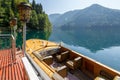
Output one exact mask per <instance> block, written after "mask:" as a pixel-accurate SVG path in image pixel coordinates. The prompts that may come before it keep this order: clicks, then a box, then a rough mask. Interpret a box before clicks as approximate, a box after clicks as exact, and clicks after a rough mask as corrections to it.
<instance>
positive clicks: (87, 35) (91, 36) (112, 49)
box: [0, 29, 120, 71]
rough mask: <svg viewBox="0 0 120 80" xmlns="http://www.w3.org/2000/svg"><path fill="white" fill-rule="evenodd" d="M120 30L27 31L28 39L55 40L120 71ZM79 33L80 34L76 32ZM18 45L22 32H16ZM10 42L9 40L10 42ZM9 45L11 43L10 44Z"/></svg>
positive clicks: (20, 42)
mask: <svg viewBox="0 0 120 80" xmlns="http://www.w3.org/2000/svg"><path fill="white" fill-rule="evenodd" d="M119 31H120V30H118V31H115V32H114V33H113V31H112V32H111V31H105V32H103V31H95V32H94V31H91V30H80V31H79V32H73V31H64V30H59V29H54V30H53V32H52V34H51V35H50V33H45V32H41V31H27V39H31V38H38V39H46V40H50V41H55V42H62V45H64V46H65V47H68V48H70V49H72V50H75V51H77V52H80V53H82V54H83V55H85V56H88V57H91V58H93V59H95V60H97V61H99V62H101V63H103V64H105V65H107V66H109V67H112V68H114V69H116V70H118V71H120V32H119ZM76 33H78V34H76ZM16 35H17V37H16V38H17V46H21V44H22V33H18V32H17V33H16ZM7 41H8V40H6V39H5V40H4V39H2V38H1V39H0V46H6V45H5V44H1V43H6V42H7ZM8 43H9V42H8ZM8 45H9V44H8Z"/></svg>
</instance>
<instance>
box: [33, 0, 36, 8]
mask: <svg viewBox="0 0 120 80" xmlns="http://www.w3.org/2000/svg"><path fill="white" fill-rule="evenodd" d="M35 5H36V3H35V0H33V1H32V8H33V10H35Z"/></svg>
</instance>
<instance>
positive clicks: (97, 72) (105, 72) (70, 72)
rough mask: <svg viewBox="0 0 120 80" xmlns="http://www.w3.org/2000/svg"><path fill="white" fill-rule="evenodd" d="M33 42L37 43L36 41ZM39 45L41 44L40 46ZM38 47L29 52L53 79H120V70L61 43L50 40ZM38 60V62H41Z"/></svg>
mask: <svg viewBox="0 0 120 80" xmlns="http://www.w3.org/2000/svg"><path fill="white" fill-rule="evenodd" d="M33 43H34V44H35V42H34V41H33ZM37 46H39V48H38V47H37ZM36 47H37V48H35V47H34V51H33V50H32V51H31V53H30V52H29V50H27V52H28V53H29V54H30V55H31V56H32V57H33V59H34V60H36V58H37V60H38V61H39V62H41V63H42V64H43V65H44V66H43V65H40V67H41V68H42V69H43V70H44V71H45V72H46V73H47V74H48V76H49V77H51V78H52V79H53V80H119V79H120V77H119V76H120V74H119V72H116V71H114V70H112V69H111V68H109V67H107V66H105V65H103V64H101V63H98V62H96V61H94V60H92V59H90V58H88V57H86V56H83V55H82V54H80V53H77V52H75V51H72V50H69V49H67V48H65V47H62V46H60V45H55V44H52V45H51V44H49V42H46V45H45V46H44V47H40V45H39V44H37V45H36ZM27 49H28V48H27ZM37 60H36V62H37V63H38V64H40V63H39V62H38V61H37ZM42 66H43V67H42ZM45 67H47V68H48V69H49V70H50V71H51V72H50V71H48V69H46V68H45Z"/></svg>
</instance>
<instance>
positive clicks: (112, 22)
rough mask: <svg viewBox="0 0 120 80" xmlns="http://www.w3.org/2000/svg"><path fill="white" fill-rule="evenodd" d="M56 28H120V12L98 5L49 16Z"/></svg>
mask: <svg viewBox="0 0 120 80" xmlns="http://www.w3.org/2000/svg"><path fill="white" fill-rule="evenodd" d="M49 18H50V20H51V22H52V24H53V26H54V27H59V28H61V29H64V30H74V31H76V30H80V29H81V28H108V27H109V28H110V27H119V26H120V22H119V21H120V10H115V9H109V8H106V7H103V6H101V5H98V4H93V5H91V6H90V7H87V8H85V9H81V10H74V11H69V12H66V13H64V14H61V15H58V16H57V17H55V16H54V15H53V14H52V15H50V16H49Z"/></svg>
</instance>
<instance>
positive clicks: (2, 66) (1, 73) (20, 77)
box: [0, 49, 28, 80]
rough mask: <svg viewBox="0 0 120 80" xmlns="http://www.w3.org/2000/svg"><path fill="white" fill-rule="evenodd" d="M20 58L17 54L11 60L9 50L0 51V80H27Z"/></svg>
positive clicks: (21, 55)
mask: <svg viewBox="0 0 120 80" xmlns="http://www.w3.org/2000/svg"><path fill="white" fill-rule="evenodd" d="M22 57H23V54H22V53H19V54H16V60H13V59H12V54H11V49H5V50H0V80H28V76H27V74H26V72H25V68H24V65H23V62H22Z"/></svg>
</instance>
